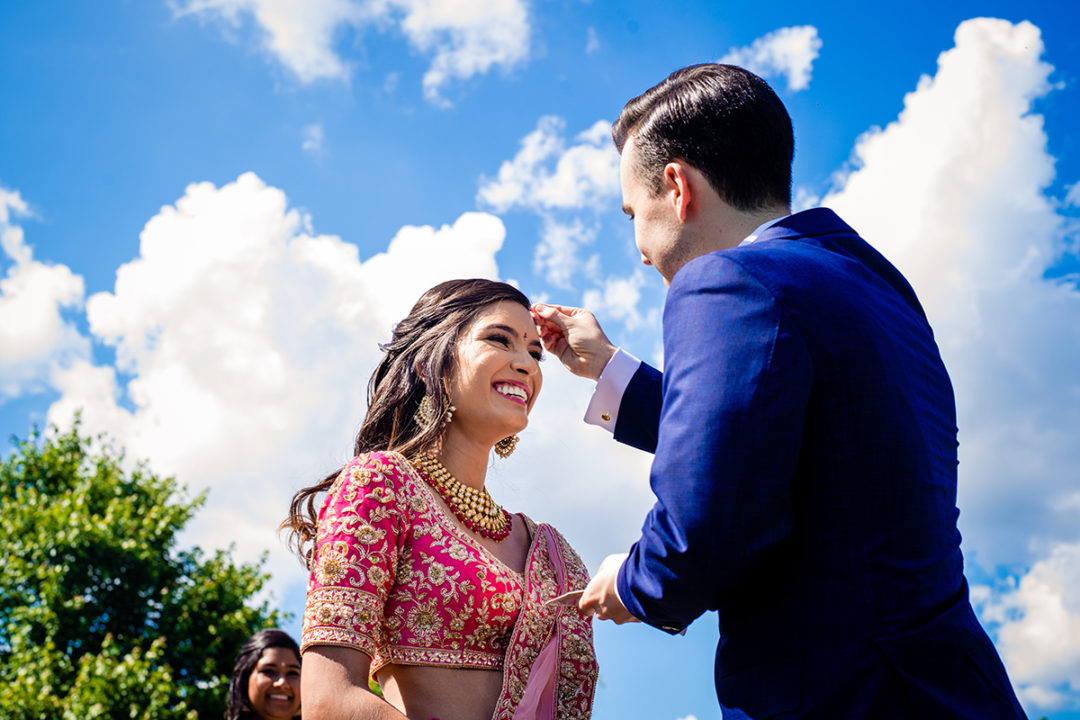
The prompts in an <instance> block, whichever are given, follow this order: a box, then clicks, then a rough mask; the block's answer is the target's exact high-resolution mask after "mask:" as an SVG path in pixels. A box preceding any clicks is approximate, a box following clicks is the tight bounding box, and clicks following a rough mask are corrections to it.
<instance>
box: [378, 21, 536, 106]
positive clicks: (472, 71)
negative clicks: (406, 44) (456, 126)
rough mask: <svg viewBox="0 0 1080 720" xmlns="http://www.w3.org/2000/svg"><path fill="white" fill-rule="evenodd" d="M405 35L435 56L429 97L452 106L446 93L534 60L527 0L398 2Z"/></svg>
mask: <svg viewBox="0 0 1080 720" xmlns="http://www.w3.org/2000/svg"><path fill="white" fill-rule="evenodd" d="M394 4H396V5H397V6H398V7H399V8H400V9H401V10H402V11H404V13H405V17H404V18H403V19H402V21H401V29H402V30H403V31H404V32H405V35H406V36H407V37H408V38H409V40H411V41H412V44H413V45H414V46H415V47H416V48H418V49H419V50H420V51H421V52H429V53H432V52H433V53H434V58H432V61H431V67H430V68H429V69H428V71H427V72H426V73H425V74H424V80H423V84H424V95H425V96H426V97H427V98H428V99H429V100H431V101H433V102H437V103H439V104H446V103H445V101H444V100H443V99H442V98H441V96H440V91H441V89H442V88H443V86H444V85H446V84H447V82H448V81H449V80H451V79H459V80H466V79H468V78H471V77H472V76H474V75H480V74H483V73H486V72H488V71H489V70H491V69H492V68H493V67H502V68H510V67H513V66H514V65H516V64H518V63H519V62H521V61H523V60H524V59H525V58H526V57H528V54H529V14H528V9H527V7H526V5H525V3H524V2H523V0H486V1H485V2H475V1H474V0H397V2H395V3H394Z"/></svg>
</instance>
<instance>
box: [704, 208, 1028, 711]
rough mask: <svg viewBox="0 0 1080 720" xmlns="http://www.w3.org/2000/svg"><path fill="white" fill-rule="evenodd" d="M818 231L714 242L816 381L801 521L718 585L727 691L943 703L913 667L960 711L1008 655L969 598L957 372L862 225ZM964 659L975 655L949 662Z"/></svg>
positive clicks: (801, 483)
mask: <svg viewBox="0 0 1080 720" xmlns="http://www.w3.org/2000/svg"><path fill="white" fill-rule="evenodd" d="M812 212H818V213H820V212H828V211H812ZM830 215H831V213H830ZM808 235H809V236H805V235H800V236H793V235H790V234H789V235H788V236H787V237H772V239H764V240H762V241H759V242H758V243H754V244H753V245H749V246H744V247H740V248H736V249H733V250H730V251H725V252H724V253H722V254H723V255H724V256H725V259H726V260H733V261H735V262H737V263H738V264H739V265H741V266H742V267H743V269H744V270H745V271H746V272H748V273H750V274H751V275H753V276H754V277H755V278H756V279H757V280H758V281H760V282H761V283H762V284H763V285H764V286H765V287H766V288H768V289H769V291H770V293H771V294H772V295H773V297H774V298H775V299H776V302H777V304H778V306H779V307H780V309H781V312H782V313H784V314H785V315H786V316H787V317H789V318H790V319H791V320H792V326H793V327H794V328H795V329H796V331H797V332H798V333H799V334H800V335H801V338H802V341H803V343H804V344H805V347H806V351H807V355H808V357H809V361H810V363H811V364H812V385H811V389H810V392H809V396H808V400H807V403H806V407H805V423H804V430H803V434H802V439H801V447H800V448H799V455H798V457H799V459H798V465H797V469H796V471H795V475H794V477H793V479H792V484H791V488H790V492H791V505H792V514H793V523H792V532H791V535H790V537H789V538H788V539H787V540H786V541H784V542H783V543H781V544H780V545H778V546H777V547H776V548H774V549H773V550H772V551H771V552H770V553H768V554H766V555H765V556H764V557H763V558H762V559H761V562H759V563H758V564H757V565H756V566H755V567H754V568H753V569H752V570H751V571H750V573H749V576H748V577H747V578H745V581H744V582H741V583H739V584H738V586H737V587H736V588H735V589H734V590H730V591H728V592H727V593H726V594H725V595H724V596H723V597H722V598H720V600H719V604H720V616H721V618H720V624H721V635H722V637H723V641H722V644H721V648H720V649H719V650H718V656H717V659H718V678H717V683H718V692H719V693H720V697H721V701H722V702H724V703H725V704H726V703H729V702H730V703H732V704H733V705H735V706H739V705H741V703H739V702H738V700H739V696H740V695H743V694H746V693H749V695H750V696H757V697H760V694H762V693H769V694H771V695H772V696H773V697H777V698H778V699H779V698H782V697H783V696H784V695H788V696H789V700H788V701H787V703H786V704H788V705H789V706H794V704H795V703H794V702H793V701H794V699H795V697H796V696H801V698H802V700H801V702H799V703H798V704H799V705H801V706H802V707H803V710H804V712H806V713H807V715H808V716H818V715H820V716H823V717H825V716H833V715H835V716H841V715H844V716H847V715H850V711H851V709H852V708H853V707H855V708H857V709H858V710H859V713H860V715H862V716H866V717H869V716H873V717H891V716H896V717H907V716H909V715H913V714H914V713H916V712H918V713H919V714H921V715H922V716H927V717H929V716H933V715H934V714H935V713H937V712H938V711H939V710H940V707H939V706H937V705H933V704H931V705H925V704H920V702H919V699H918V698H917V697H915V696H917V695H918V691H914V692H913V691H912V689H911V683H912V682H915V683H916V684H917V685H918V684H919V683H924V685H918V686H919V687H925V690H926V692H928V693H929V695H930V697H936V696H940V697H937V698H936V700H933V702H938V701H943V702H946V703H953V704H952V705H948V707H950V708H952V710H955V711H957V712H961V713H962V712H966V710H965V708H966V705H965V703H967V702H969V700H968V697H969V695H970V694H971V693H973V692H980V693H985V692H986V691H988V690H990V691H991V692H992V688H993V685H994V684H995V682H1000V681H1001V679H1002V678H1004V671H1003V669H1001V666H1000V661H998V659H997V656H996V653H995V652H994V650H993V647H992V646H991V645H990V643H989V640H988V639H987V638H986V636H985V633H983V631H982V629H981V627H980V626H979V625H978V623H977V621H976V620H975V618H974V615H973V614H972V613H971V610H970V605H969V604H968V601H967V594H966V589H967V588H966V584H965V582H964V578H963V559H962V556H961V553H960V535H959V532H958V531H957V528H956V519H957V516H958V511H957V508H956V479H957V473H956V470H957V442H956V432H957V429H956V417H955V403H954V399H953V392H952V386H951V384H950V381H949V377H948V374H947V372H946V370H945V367H944V364H943V363H942V361H941V357H940V354H939V352H938V349H937V346H936V344H935V342H934V338H933V334H932V332H931V330H930V327H929V325H928V323H927V321H926V318H925V316H924V314H923V311H922V308H921V307H920V306H919V303H918V301H917V299H916V298H915V294H914V292H913V291H912V290H911V288H910V286H909V285H908V283H907V282H906V281H905V280H904V278H903V277H902V276H901V275H900V273H899V272H897V271H896V269H895V268H893V267H892V266H891V265H890V264H889V263H888V262H887V261H886V260H885V259H884V258H883V257H882V256H881V255H880V254H878V253H877V252H876V251H874V250H873V249H872V248H871V247H870V246H869V245H867V244H866V243H865V242H864V241H862V240H861V239H860V238H859V237H858V236H857V235H856V234H855V233H854V232H850V231H841V232H832V233H827V234H821V235H816V236H814V235H813V234H811V233H808ZM897 636H900V637H902V638H903V640H902V643H901V645H902V647H901V648H900V649H899V650H898V649H897V648H896V647H895V646H896V644H897V641H896V637H897ZM935 656H936V657H937V659H935ZM941 662H944V665H941V664H940V663H941ZM972 662H974V663H975V665H976V666H978V667H981V668H983V669H982V671H981V673H979V674H974V675H973V674H972V672H971V669H972V668H971V667H970V666H969V667H967V668H964V669H960V670H949V668H950V667H959V666H958V665H957V663H972ZM769 666H774V667H775V673H774V672H770V671H768V670H767V668H768V667H769ZM785 666H787V667H785ZM928 668H937V669H936V670H934V671H932V672H930V674H929V675H928V676H926V679H925V682H924V681H923V680H920V679H919V678H921V677H924V676H923V674H924V673H927V672H928ZM941 668H944V670H942V669H941ZM956 672H960V673H961V674H962V675H963V678H959V677H954V675H955V674H956ZM942 673H944V674H942ZM755 675H757V676H759V678H760V682H756V681H755V680H754V677H755ZM999 675H1000V677H999ZM905 676H912V677H914V678H915V680H913V681H912V680H910V679H909V680H908V681H905V682H902V681H901V678H902V677H905ZM985 676H990V677H992V678H994V680H995V682H991V683H990V684H987V683H986V682H985V681H984V680H981V679H980V678H982V677H985ZM778 678H786V680H781V681H779V682H778ZM785 682H791V683H797V684H798V687H784V683H785ZM1004 682H1005V683H1006V687H1007V680H1005V681H1004ZM957 683H959V686H964V683H967V684H969V685H970V684H972V683H974V685H972V686H971V687H967V688H966V689H963V690H961V691H959V692H956V693H952V692H950V690H949V688H951V687H952V686H954V685H957ZM755 685H758V687H756V688H755ZM913 697H915V699H914V700H913V702H914V703H915V705H914V706H910V705H908V703H909V702H911V701H912V700H910V698H913ZM897 698H900V699H902V701H901V700H897ZM973 702H978V701H977V700H976V701H973ZM898 703H899V704H898ZM778 709H779V708H778ZM972 712H975V711H974V710H972ZM961 716H964V715H961ZM969 716H972V717H975V716H978V715H977V714H974V715H969Z"/></svg>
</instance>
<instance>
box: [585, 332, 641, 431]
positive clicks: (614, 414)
mask: <svg viewBox="0 0 1080 720" xmlns="http://www.w3.org/2000/svg"><path fill="white" fill-rule="evenodd" d="M639 367H641V361H640V360H638V359H637V358H636V357H634V356H633V355H631V354H630V353H628V352H626V351H625V350H623V349H622V348H619V349H617V350H616V351H615V354H614V355H612V356H611V359H610V360H608V364H607V365H605V366H604V371H603V372H602V373H600V379H599V380H597V381H596V389H595V390H594V391H593V396H592V400H590V401H589V407H588V409H586V410H585V422H587V423H589V424H590V425H596V426H598V427H602V428H604V429H605V430H607V431H608V432H610V433H614V432H615V423H616V422H617V421H618V419H619V405H620V404H622V397H623V393H625V392H626V387H627V386H628V385H629V384H630V380H631V379H633V377H634V373H636V372H637V371H638V368H639Z"/></svg>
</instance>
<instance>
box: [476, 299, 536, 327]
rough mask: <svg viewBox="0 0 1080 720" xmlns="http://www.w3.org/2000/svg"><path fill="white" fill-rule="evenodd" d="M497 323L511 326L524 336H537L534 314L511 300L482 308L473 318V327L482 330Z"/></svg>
mask: <svg viewBox="0 0 1080 720" xmlns="http://www.w3.org/2000/svg"><path fill="white" fill-rule="evenodd" d="M492 323H497V324H500V325H509V326H510V327H512V328H514V329H516V330H519V331H520V332H521V333H523V334H526V335H527V334H529V333H532V334H533V335H535V334H536V325H535V323H534V322H533V317H532V314H531V313H530V312H529V310H528V309H527V308H526V307H524V306H523V305H519V304H518V303H516V302H511V301H509V300H502V301H500V302H496V303H492V304H490V305H486V306H485V307H483V308H481V309H480V310H479V311H478V312H477V313H476V315H475V316H473V318H472V323H471V325H472V327H473V328H477V329H478V328H481V327H484V326H486V325H491V324H492Z"/></svg>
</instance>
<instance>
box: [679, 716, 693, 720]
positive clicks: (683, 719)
mask: <svg viewBox="0 0 1080 720" xmlns="http://www.w3.org/2000/svg"><path fill="white" fill-rule="evenodd" d="M679 720H697V716H695V715H687V716H686V717H681V718H679Z"/></svg>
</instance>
